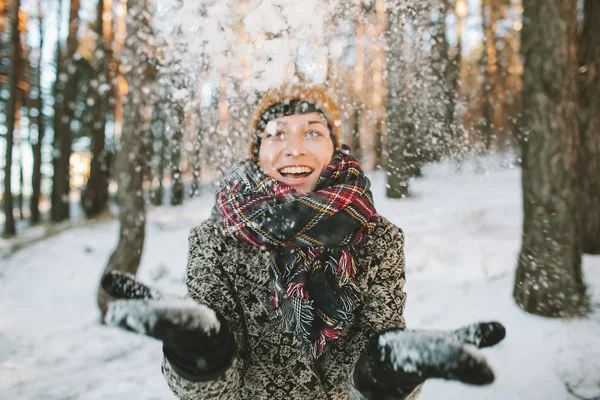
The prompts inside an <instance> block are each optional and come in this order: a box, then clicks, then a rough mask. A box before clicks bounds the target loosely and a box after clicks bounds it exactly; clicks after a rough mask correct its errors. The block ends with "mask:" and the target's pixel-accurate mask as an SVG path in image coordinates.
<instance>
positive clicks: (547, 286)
mask: <svg viewBox="0 0 600 400" xmlns="http://www.w3.org/2000/svg"><path fill="white" fill-rule="evenodd" d="M523 6H524V12H523V31H522V48H521V50H522V55H523V58H524V61H525V64H524V73H523V120H522V121H523V122H522V123H523V126H522V129H523V137H522V138H521V139H522V153H523V156H522V158H523V161H522V186H523V236H522V245H521V246H522V247H521V252H520V254H519V261H518V266H517V272H516V278H515V285H514V293H513V294H514V298H515V300H516V302H517V304H518V305H519V306H521V307H522V308H523V309H524V310H525V311H528V312H531V313H534V314H540V315H545V316H552V317H562V316H569V315H575V314H579V313H580V312H582V311H583V309H584V308H583V307H582V306H584V305H585V303H586V301H585V300H586V298H585V285H584V282H583V277H582V272H581V221H580V219H579V218H578V207H579V198H580V197H579V196H580V182H579V171H578V167H579V151H580V146H581V143H580V134H579V119H578V115H577V101H578V90H577V80H576V79H577V68H578V60H577V51H576V50H577V46H576V45H577V31H576V25H577V20H576V9H577V0H546V1H543V2H541V1H536V0H524V1H523ZM550 54H554V55H555V56H553V57H549V56H548V55H550Z"/></svg>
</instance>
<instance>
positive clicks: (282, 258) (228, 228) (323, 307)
mask: <svg viewBox="0 0 600 400" xmlns="http://www.w3.org/2000/svg"><path fill="white" fill-rule="evenodd" d="M369 187H370V182H369V179H368V178H367V177H366V176H365V175H364V174H363V172H362V170H361V168H360V165H359V164H358V161H356V159H354V158H353V157H351V156H350V155H349V148H348V147H346V146H344V147H343V148H342V149H341V150H338V151H336V153H335V154H334V157H333V159H332V161H331V162H330V163H329V164H328V165H327V166H326V167H325V168H324V169H323V171H322V173H321V176H320V177H319V180H318V182H317V185H316V188H315V190H314V191H313V192H311V193H306V194H303V193H300V192H298V191H296V190H295V189H293V188H292V187H290V186H288V185H286V184H284V183H282V182H279V181H277V180H276V179H274V178H272V177H270V176H268V175H266V174H265V173H263V172H262V170H261V169H260V167H259V166H258V165H257V164H256V162H254V161H252V160H247V161H245V162H242V163H240V164H238V165H236V166H235V167H234V168H233V170H232V171H231V172H230V174H229V176H228V178H227V179H225V181H224V182H223V183H222V185H221V188H220V189H219V191H218V192H217V195H216V206H215V209H214V210H213V217H214V218H215V219H217V220H218V221H219V223H220V225H221V226H222V227H223V228H224V231H225V233H226V234H227V235H229V236H231V237H233V238H235V239H237V240H238V241H240V242H242V243H246V244H249V245H252V246H255V247H260V248H266V249H268V250H269V251H271V252H272V254H273V257H272V262H271V264H270V266H269V274H270V283H269V286H270V289H271V297H272V300H273V304H274V306H275V309H276V312H277V315H278V316H279V317H281V320H282V322H283V326H284V328H286V329H288V330H291V331H292V332H294V333H295V334H296V335H297V337H298V338H299V340H300V342H301V344H302V350H303V352H305V353H308V354H310V355H312V356H313V357H315V358H317V357H319V356H320V355H321V353H322V351H323V347H324V345H325V342H326V340H329V339H336V338H338V337H339V336H340V332H341V331H342V330H343V329H344V328H346V327H348V326H349V325H350V324H351V323H352V321H353V312H354V310H355V309H356V308H357V307H358V305H359V304H360V302H361V299H362V296H361V293H360V291H359V289H358V287H357V286H356V284H355V276H356V266H355V262H354V258H353V256H352V246H353V245H356V244H360V243H362V242H364V241H365V239H366V237H367V235H368V233H369V232H370V231H371V230H372V229H373V228H374V225H375V220H376V218H377V212H376V211H375V207H374V205H373V199H372V195H371V191H370V190H369Z"/></svg>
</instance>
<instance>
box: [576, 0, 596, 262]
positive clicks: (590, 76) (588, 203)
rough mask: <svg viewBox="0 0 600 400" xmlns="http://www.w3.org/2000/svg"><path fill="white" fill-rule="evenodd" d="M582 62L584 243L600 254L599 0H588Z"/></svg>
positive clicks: (587, 247) (590, 251)
mask: <svg viewBox="0 0 600 400" xmlns="http://www.w3.org/2000/svg"><path fill="white" fill-rule="evenodd" d="M579 65H580V68H579V71H580V74H579V89H580V92H579V93H580V97H579V107H580V116H581V134H582V146H581V148H582V149H583V163H582V164H583V171H582V177H583V193H582V203H583V204H582V208H581V209H582V211H583V227H582V229H583V241H582V247H583V251H584V252H585V253H590V254H600V3H599V2H598V1H597V0H585V4H584V21H583V30H582V35H581V55H580V63H579Z"/></svg>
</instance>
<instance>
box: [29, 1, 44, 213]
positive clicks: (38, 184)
mask: <svg viewBox="0 0 600 400" xmlns="http://www.w3.org/2000/svg"><path fill="white" fill-rule="evenodd" d="M37 10H38V11H37V12H38V28H39V34H40V44H39V49H40V54H39V58H38V65H37V68H36V70H35V84H36V86H37V91H38V96H37V98H36V99H33V104H32V107H33V108H35V109H36V110H37V112H38V114H37V117H36V125H37V138H36V141H35V142H32V143H31V153H32V155H33V171H32V175H31V198H30V199H29V210H30V212H31V224H37V223H39V222H40V219H41V216H40V195H41V191H42V141H43V139H44V129H45V125H44V113H43V110H44V101H43V99H42V49H43V48H44V25H43V17H42V5H41V0H38V1H37Z"/></svg>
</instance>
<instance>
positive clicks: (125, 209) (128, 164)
mask: <svg viewBox="0 0 600 400" xmlns="http://www.w3.org/2000/svg"><path fill="white" fill-rule="evenodd" d="M151 15H152V10H151V8H150V1H149V0H128V2H127V40H125V46H124V48H123V59H122V64H123V65H122V66H123V68H124V70H125V71H127V72H126V80H127V84H128V87H129V92H128V94H127V99H126V102H125V104H124V110H123V115H124V119H123V120H124V121H125V123H124V126H123V133H122V135H121V141H120V147H119V149H118V152H117V156H116V160H115V171H116V179H117V182H118V185H119V190H118V202H119V223H120V229H119V243H118V244H117V248H116V249H115V250H114V252H113V253H112V255H111V256H110V258H109V260H108V264H107V265H106V268H105V270H104V273H105V274H106V273H108V272H111V271H115V270H119V271H125V272H129V273H131V274H134V275H135V274H136V272H137V270H138V267H139V265H140V260H141V257H142V250H143V247H144V238H145V227H146V211H145V210H146V208H145V200H144V195H143V185H142V183H143V179H144V159H143V156H144V153H145V149H144V146H145V144H146V143H147V140H146V137H145V136H146V135H148V132H149V131H150V127H149V124H150V121H151V112H149V110H151V106H150V104H151V102H152V101H153V99H152V98H151V96H149V95H148V94H147V90H146V89H148V88H149V87H150V86H151V85H152V80H151V78H150V75H151V65H153V64H154V63H153V57H154V54H153V50H152V47H151V46H152V43H151V41H152V37H153V32H152V30H151V28H150V20H149V18H150V16H151ZM109 301H110V298H109V296H108V295H107V294H106V292H104V290H103V289H102V287H99V288H98V307H99V308H100V310H101V312H102V315H104V314H105V313H106V309H107V305H108V302H109Z"/></svg>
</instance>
